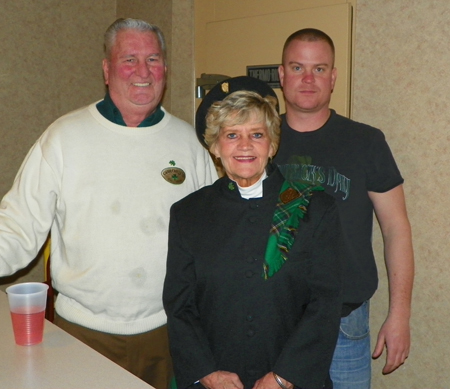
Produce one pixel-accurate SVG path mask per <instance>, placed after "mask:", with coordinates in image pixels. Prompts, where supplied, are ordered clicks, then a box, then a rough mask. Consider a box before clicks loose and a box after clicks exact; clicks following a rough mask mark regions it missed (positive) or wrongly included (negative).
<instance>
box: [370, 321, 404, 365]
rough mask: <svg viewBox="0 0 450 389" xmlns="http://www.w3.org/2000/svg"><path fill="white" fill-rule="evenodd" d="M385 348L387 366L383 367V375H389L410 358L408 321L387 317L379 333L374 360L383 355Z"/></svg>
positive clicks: (373, 355)
mask: <svg viewBox="0 0 450 389" xmlns="http://www.w3.org/2000/svg"><path fill="white" fill-rule="evenodd" d="M385 346H386V364H385V365H384V367H383V374H389V373H392V372H393V371H394V370H396V369H397V368H398V367H399V366H401V365H403V363H405V360H406V358H408V355H409V347H410V328H409V320H408V319H395V318H393V317H391V316H390V315H389V316H388V317H387V319H386V321H385V322H384V324H383V326H382V327H381V329H380V332H379V333H378V338H377V344H376V345H375V349H374V352H373V354H372V358H374V359H377V358H379V357H380V356H381V354H383V350H384V347H385Z"/></svg>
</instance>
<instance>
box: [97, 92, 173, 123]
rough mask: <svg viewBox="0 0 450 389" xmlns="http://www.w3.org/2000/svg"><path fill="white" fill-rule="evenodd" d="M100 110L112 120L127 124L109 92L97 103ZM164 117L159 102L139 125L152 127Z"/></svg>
mask: <svg viewBox="0 0 450 389" xmlns="http://www.w3.org/2000/svg"><path fill="white" fill-rule="evenodd" d="M96 107H97V110H98V112H100V113H101V114H102V116H103V117H104V118H106V119H108V120H109V121H110V122H113V123H115V124H118V125H119V126H125V127H126V126H127V125H126V124H125V122H124V120H123V117H122V114H121V113H120V111H119V109H118V108H117V107H116V105H115V104H114V102H113V101H112V99H111V96H110V95H109V93H106V95H105V98H104V99H103V100H102V101H100V102H99V103H97V105H96ZM163 117H164V111H163V110H162V109H161V104H158V106H157V107H156V110H155V112H153V113H152V114H151V115H150V116H149V117H147V118H145V119H144V120H143V121H142V122H141V123H140V124H139V125H138V127H150V126H154V125H155V124H158V123H159V122H160V121H161V120H162V119H163Z"/></svg>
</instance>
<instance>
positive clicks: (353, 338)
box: [330, 301, 372, 389]
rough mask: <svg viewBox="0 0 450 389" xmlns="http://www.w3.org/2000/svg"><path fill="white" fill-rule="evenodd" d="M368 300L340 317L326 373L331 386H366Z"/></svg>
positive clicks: (344, 388)
mask: <svg viewBox="0 0 450 389" xmlns="http://www.w3.org/2000/svg"><path fill="white" fill-rule="evenodd" d="M371 360H372V356H371V352H370V330H369V302H368V301H366V302H365V303H364V304H362V305H361V306H360V307H359V308H357V309H355V310H354V311H353V312H352V313H351V314H350V315H348V316H347V317H343V318H342V319H341V327H340V331H339V337H338V342H337V345H336V350H335V351H334V355H333V362H332V363H331V368H330V376H331V380H332V381H333V388H334V389H370V378H371V366H370V364H371Z"/></svg>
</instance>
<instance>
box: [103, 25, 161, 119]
mask: <svg viewBox="0 0 450 389" xmlns="http://www.w3.org/2000/svg"><path fill="white" fill-rule="evenodd" d="M166 71H167V68H166V66H165V64H164V58H163V53H162V51H161V48H160V45H159V42H158V39H157V37H156V35H155V34H154V33H152V32H140V31H136V30H122V31H120V32H119V33H118V34H117V36H116V41H115V44H114V46H113V47H112V49H111V54H110V58H109V59H104V60H103V74H104V77H105V83H106V84H107V85H108V87H109V94H110V96H111V99H112V100H113V101H114V104H115V105H116V106H117V108H119V110H120V112H121V113H122V115H123V114H127V113H129V112H135V111H136V109H141V108H142V111H146V112H147V114H148V115H150V114H151V113H153V111H154V110H155V108H156V107H157V106H158V104H159V102H160V101H161V99H162V95H163V93H164V86H165V83H166Z"/></svg>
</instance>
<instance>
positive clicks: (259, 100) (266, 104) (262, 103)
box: [205, 90, 281, 153]
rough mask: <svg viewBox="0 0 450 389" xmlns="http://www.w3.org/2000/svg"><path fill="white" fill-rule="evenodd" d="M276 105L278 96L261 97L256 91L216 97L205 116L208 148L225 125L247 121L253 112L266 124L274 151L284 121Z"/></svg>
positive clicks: (215, 140)
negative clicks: (220, 97)
mask: <svg viewBox="0 0 450 389" xmlns="http://www.w3.org/2000/svg"><path fill="white" fill-rule="evenodd" d="M276 105H277V99H275V97H272V96H266V97H262V96H261V95H259V94H258V93H256V92H252V91H246V90H240V91H236V92H233V93H230V94H229V95H228V96H227V97H225V98H224V99H223V100H222V101H216V102H215V103H214V104H212V105H211V107H210V108H209V110H208V114H207V116H206V130H205V143H206V144H207V145H208V148H209V150H210V151H211V150H212V148H213V147H214V146H215V144H216V143H217V141H218V138H219V133H220V130H221V129H222V128H224V127H228V126H234V125H237V124H244V123H245V122H247V121H248V120H249V119H250V117H251V115H252V114H254V115H256V117H257V118H258V119H260V120H261V123H264V124H265V126H266V128H267V135H268V136H269V139H270V143H271V145H272V148H273V151H274V153H275V152H276V151H277V150H278V145H279V142H280V122H281V119H280V117H279V116H278V112H277V109H276Z"/></svg>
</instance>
